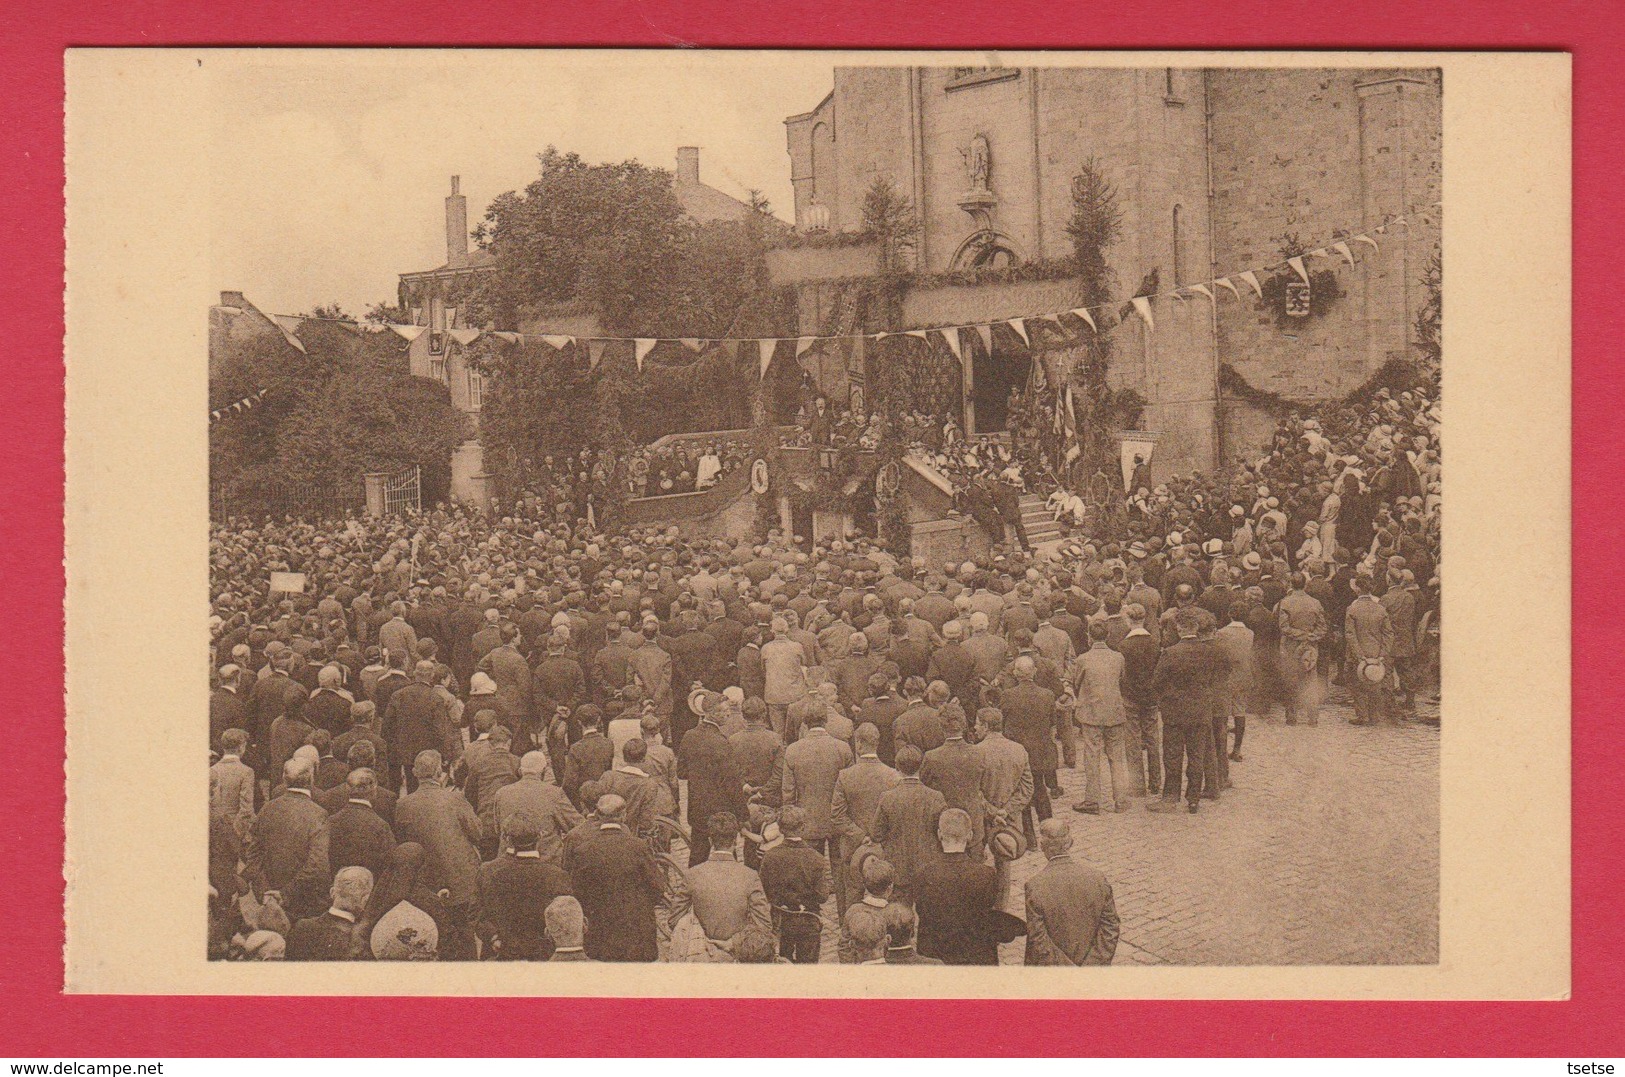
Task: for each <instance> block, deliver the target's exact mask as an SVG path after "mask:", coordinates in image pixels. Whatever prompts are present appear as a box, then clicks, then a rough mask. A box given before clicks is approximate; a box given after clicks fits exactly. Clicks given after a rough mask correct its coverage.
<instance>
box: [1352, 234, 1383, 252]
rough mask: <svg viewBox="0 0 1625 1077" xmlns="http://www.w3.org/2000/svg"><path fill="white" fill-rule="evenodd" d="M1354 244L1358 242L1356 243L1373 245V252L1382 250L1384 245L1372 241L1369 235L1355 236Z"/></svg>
mask: <svg viewBox="0 0 1625 1077" xmlns="http://www.w3.org/2000/svg"><path fill="white" fill-rule="evenodd" d="M1354 242H1356V243H1369V244H1371V249H1372V250H1374V251H1380V250H1382V244H1380V243H1378V242H1377V241H1376V240H1374V239H1372V238H1371V237H1370V236H1368V235H1364V234H1361V235H1358V236H1355V237H1354Z"/></svg>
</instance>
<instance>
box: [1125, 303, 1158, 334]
mask: <svg viewBox="0 0 1625 1077" xmlns="http://www.w3.org/2000/svg"><path fill="white" fill-rule="evenodd" d="M1129 302H1130V303H1133V304H1134V309H1135V310H1137V311H1139V312H1140V317H1142V318H1144V319H1145V325H1146V328H1147V329H1155V328H1156V327H1157V323H1156V320H1155V319H1153V318H1152V317H1151V297H1150V296H1146V295H1137V296H1135V297H1134V298H1133V299H1130V300H1129Z"/></svg>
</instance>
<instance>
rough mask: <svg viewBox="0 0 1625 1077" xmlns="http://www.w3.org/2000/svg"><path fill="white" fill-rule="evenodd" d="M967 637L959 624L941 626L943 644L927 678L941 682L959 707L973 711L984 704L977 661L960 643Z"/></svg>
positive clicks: (951, 622) (929, 667) (927, 672)
mask: <svg viewBox="0 0 1625 1077" xmlns="http://www.w3.org/2000/svg"><path fill="white" fill-rule="evenodd" d="M964 635H965V629H964V626H963V623H962V622H960V621H949V622H948V623H947V624H945V625H943V626H942V638H943V644H942V646H941V647H938V648H937V649H936V651H935V653H933V654H932V655H931V664H930V665H929V666H928V667H927V669H926V679H927V680H936V681H942V682H943V683H944V684H946V685H947V686H948V691H950V692H952V693H953V697H954V698H955V699H957V700H959V705H960V706H962V707H964V708H965V709H966V710H967V711H974V710H975V709H976V708H977V706H979V705H980V703H981V698H980V697H981V692H980V690H979V688H978V686H977V684H976V659H975V658H972V657H971V654H970V652H969V651H967V650H966V649H965V645H964V644H963V643H961V642H960V641H961V640H962V639H963V638H964Z"/></svg>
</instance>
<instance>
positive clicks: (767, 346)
mask: <svg viewBox="0 0 1625 1077" xmlns="http://www.w3.org/2000/svg"><path fill="white" fill-rule="evenodd" d="M777 346H778V341H776V340H758V341H757V342H756V362H757V369H759V370H760V371H761V374H760V375H758V376H759V377H763V378H765V377H767V368H768V367H770V366H772V365H773V351H774V349H775V348H776V347H777Z"/></svg>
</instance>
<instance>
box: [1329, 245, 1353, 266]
mask: <svg viewBox="0 0 1625 1077" xmlns="http://www.w3.org/2000/svg"><path fill="white" fill-rule="evenodd" d="M1332 250H1334V251H1336V252H1337V253H1338V254H1340V255H1342V256H1343V261H1345V262H1347V263H1348V264H1349V265H1353V264H1354V252H1353V251H1351V250H1349V245H1348V244H1347V243H1345V242H1343V241H1342V240H1338V241H1337V242H1336V243H1333V244H1332Z"/></svg>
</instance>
